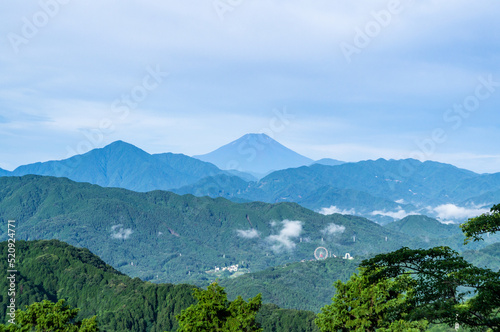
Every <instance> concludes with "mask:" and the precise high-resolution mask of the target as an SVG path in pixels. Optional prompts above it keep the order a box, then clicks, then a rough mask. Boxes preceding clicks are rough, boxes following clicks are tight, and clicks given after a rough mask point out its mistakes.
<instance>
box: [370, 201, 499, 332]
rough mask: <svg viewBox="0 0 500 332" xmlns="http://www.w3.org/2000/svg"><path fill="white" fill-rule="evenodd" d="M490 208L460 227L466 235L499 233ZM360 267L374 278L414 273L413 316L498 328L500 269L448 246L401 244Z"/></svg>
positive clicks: (495, 217)
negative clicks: (471, 259) (468, 258)
mask: <svg viewBox="0 0 500 332" xmlns="http://www.w3.org/2000/svg"><path fill="white" fill-rule="evenodd" d="M491 212H492V213H490V214H483V215H481V216H479V217H476V218H471V219H469V220H468V222H467V223H466V224H464V225H463V226H462V229H463V230H464V232H465V234H466V236H467V237H469V238H474V239H475V240H479V239H480V235H481V234H484V233H486V232H496V231H498V225H499V223H498V220H499V218H498V212H499V205H495V206H494V207H493V208H492V209H491ZM361 265H362V266H363V267H366V268H367V270H368V271H370V272H373V278H372V281H373V282H378V281H380V280H385V279H387V278H395V277H399V276H403V275H412V276H413V278H414V280H415V281H416V285H415V287H414V289H415V298H414V306H415V310H414V311H413V313H412V315H413V318H414V319H416V318H418V317H425V318H427V319H428V320H429V321H432V322H438V323H446V324H448V325H449V326H453V325H454V324H455V323H457V322H458V323H460V324H461V325H463V326H468V327H472V328H475V327H479V328H490V329H492V330H493V331H500V272H495V271H492V270H490V269H487V268H480V267H477V266H474V265H473V264H471V263H469V262H467V261H466V260H465V259H464V258H463V257H461V256H460V255H459V254H458V253H457V252H455V251H453V250H451V249H450V248H448V247H435V248H431V249H410V248H406V247H405V248H401V249H399V250H397V251H394V252H391V253H388V254H380V255H377V256H375V257H374V258H372V259H369V260H366V261H364V262H363V263H362V264H361Z"/></svg>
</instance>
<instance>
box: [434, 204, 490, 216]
mask: <svg viewBox="0 0 500 332" xmlns="http://www.w3.org/2000/svg"><path fill="white" fill-rule="evenodd" d="M428 209H430V210H431V211H433V212H434V213H436V214H437V217H438V218H439V219H441V220H449V219H462V220H465V219H468V218H471V217H475V216H478V215H480V214H483V213H486V212H488V211H489V209H487V208H476V207H471V208H466V207H461V206H457V205H455V204H442V205H439V206H436V207H434V208H428Z"/></svg>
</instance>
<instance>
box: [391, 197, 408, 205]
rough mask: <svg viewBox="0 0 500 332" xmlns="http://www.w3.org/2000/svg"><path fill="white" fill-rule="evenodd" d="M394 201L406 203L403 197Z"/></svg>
mask: <svg viewBox="0 0 500 332" xmlns="http://www.w3.org/2000/svg"><path fill="white" fill-rule="evenodd" d="M394 202H395V203H398V204H406V202H405V200H404V199H402V198H401V199H398V200H397V201H394Z"/></svg>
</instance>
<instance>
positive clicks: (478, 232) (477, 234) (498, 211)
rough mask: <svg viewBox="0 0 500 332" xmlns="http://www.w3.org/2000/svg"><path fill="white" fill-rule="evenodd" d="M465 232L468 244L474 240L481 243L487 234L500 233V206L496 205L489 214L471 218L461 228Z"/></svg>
mask: <svg viewBox="0 0 500 332" xmlns="http://www.w3.org/2000/svg"><path fill="white" fill-rule="evenodd" d="M460 227H461V228H462V231H463V232H464V234H465V236H466V237H467V238H466V242H468V241H470V240H471V239H473V240H474V241H480V240H482V239H483V235H484V234H485V233H495V232H498V231H500V204H497V205H494V206H493V207H492V208H491V209H490V212H489V213H483V214H482V215H480V216H477V217H474V218H470V219H469V220H468V221H467V222H466V223H464V224H462V225H461V226H460Z"/></svg>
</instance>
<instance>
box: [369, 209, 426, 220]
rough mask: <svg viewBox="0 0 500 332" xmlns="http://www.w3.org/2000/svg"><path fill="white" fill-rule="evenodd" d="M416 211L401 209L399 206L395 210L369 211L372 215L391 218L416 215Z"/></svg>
mask: <svg viewBox="0 0 500 332" xmlns="http://www.w3.org/2000/svg"><path fill="white" fill-rule="evenodd" d="M416 214H418V213H415V212H406V211H405V210H403V209H402V208H401V207H400V208H399V210H397V211H385V210H384V211H373V212H372V213H371V215H372V216H384V217H391V218H393V219H403V218H405V217H408V216H411V215H416Z"/></svg>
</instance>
